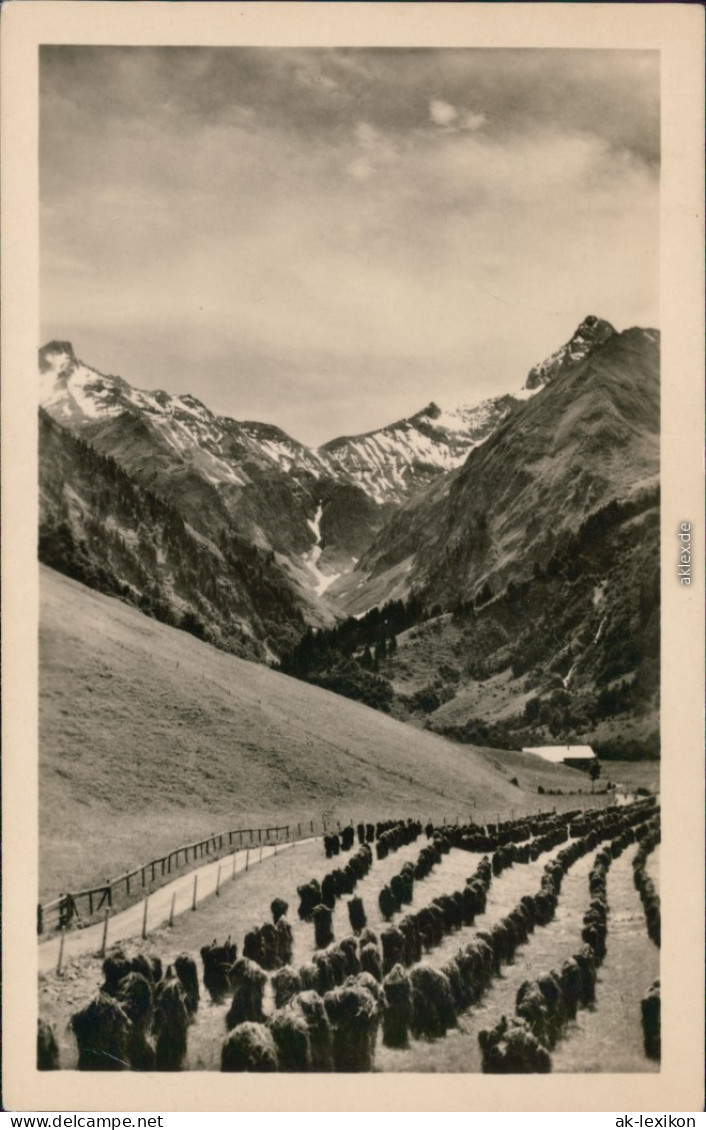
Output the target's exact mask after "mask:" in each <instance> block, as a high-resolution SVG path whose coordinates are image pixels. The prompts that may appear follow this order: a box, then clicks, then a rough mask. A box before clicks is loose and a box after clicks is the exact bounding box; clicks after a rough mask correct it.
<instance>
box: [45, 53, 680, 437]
mask: <svg viewBox="0 0 706 1130" xmlns="http://www.w3.org/2000/svg"><path fill="white" fill-rule="evenodd" d="M40 81H41V88H40V115H41V118H40V197H41V199H40V225H41V227H40V259H41V263H40V293H41V328H40V337H41V341H40V344H43V343H45V342H46V341H48V340H50V339H51V338H59V339H61V340H69V341H71V342H72V343H73V346H74V349H75V352H76V354H77V356H78V357H80V358H81V359H82V360H83V361H85V362H86V363H87V364H89V365H92V366H94V367H96V368H98V369H99V370H101V371H102V372H104V373H111V374H119V375H120V376H122V377H124V378H125V379H126V380H128V381H129V382H130V383H131V384H133V385H135V386H136V387H138V388H145V389H156V388H161V389H165V390H166V391H168V392H171V393H173V394H179V393H186V392H189V393H191V394H192V395H194V396H196V397H198V398H199V399H201V400H202V401H203V402H204V403H205V404H206V405H208V407H209V408H211V409H212V410H213V411H216V412H218V413H220V414H222V415H227V416H232V417H234V418H236V419H240V420H247V419H249V420H262V421H265V422H269V423H275V424H278V425H279V426H280V427H282V428H284V429H285V431H287V432H289V433H290V434H291V435H293V436H294V437H295V438H297V439H299V440H301V441H302V442H304V443H308V444H311V445H317V444H320V443H323V442H325V441H326V440H329V439H332V438H334V437H335V436H338V435H351V434H356V433H358V432H363V431H368V430H372V429H374V428H377V427H381V426H383V425H385V424H387V423H390V422H392V421H393V420H397V419H400V418H402V417H404V416H408V415H411V414H413V413H414V412H416V411H418V410H419V409H420V408H422V407H423V406H424V405H426V404H428V403H429V401H430V400H434V401H436V402H437V403H438V404H440V405H441V406H442V407H445V408H452V407H455V406H457V405H460V404H474V403H476V402H478V401H479V400H482V399H483V398H485V397H487V396H494V395H498V394H500V393H503V392H508V391H516V390H517V389H519V388H520V387H521V386H522V384H523V383H524V380H525V378H526V375H527V372H528V370H529V369H530V367H531V366H532V365H534V364H535V363H536V362H538V361H541V360H543V358H544V357H546V356H547V355H548V354H549V353H551V352H553V351H554V350H555V349H556V348H557V347H558V346H559V345H561V344H563V342H564V341H566V340H567V338H569V337H570V336H571V334H572V333H573V331H574V330H575V328H576V327H577V325H578V324H579V322H580V321H581V320H582V319H583V318H584V317H585V316H586V315H587V314H596V315H598V316H600V317H604V318H607V319H608V320H609V321H611V322H612V323H613V325H615V326H616V328H617V329H625V328H627V327H629V326H632V325H642V326H658V325H659V317H658V315H659V307H658V301H659V294H658V282H659V275H658V256H659V56H658V53H657V52H651V51H624V50H539V49H528V50H502V49H482V50H481V49H478V50H475V49H413V50H412V49H399V48H398V49H335V50H334V49H328V48H327V49H306V50H304V49H294V48H287V49H281V48H172V47H170V48H148V47H138V48H115V47H66V46H50V47H42V48H41V51H40Z"/></svg>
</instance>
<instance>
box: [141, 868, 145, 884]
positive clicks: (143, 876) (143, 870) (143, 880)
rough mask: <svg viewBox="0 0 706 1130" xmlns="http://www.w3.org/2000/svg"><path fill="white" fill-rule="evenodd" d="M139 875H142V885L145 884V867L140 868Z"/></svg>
mask: <svg viewBox="0 0 706 1130" xmlns="http://www.w3.org/2000/svg"><path fill="white" fill-rule="evenodd" d="M141 875H142V886H143V887H144V885H145V869H144V867H143V868H142V871H141Z"/></svg>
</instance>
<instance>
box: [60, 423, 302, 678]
mask: <svg viewBox="0 0 706 1130" xmlns="http://www.w3.org/2000/svg"><path fill="white" fill-rule="evenodd" d="M39 515H40V522H39V557H40V560H41V561H43V562H45V563H46V564H48V565H52V566H53V567H54V568H56V569H59V570H60V571H61V572H63V573H65V574H67V575H68V576H71V577H75V578H76V579H77V580H80V581H83V582H84V583H85V584H87V585H90V586H91V587H92V588H96V589H98V590H99V591H101V592H105V593H107V594H109V595H112V596H119V597H120V598H121V599H123V600H126V601H128V602H129V603H131V604H134V605H135V606H136V607H138V608H140V609H141V610H142V611H144V612H147V613H148V614H149V615H151V616H155V617H156V618H157V619H159V620H162V621H164V622H165V623H169V624H173V625H176V626H179V627H182V628H184V629H186V630H188V631H191V632H193V633H194V634H196V635H199V636H200V637H202V638H204V639H209V640H210V641H212V642H213V643H216V644H218V646H220V647H223V648H225V649H226V650H229V651H233V652H234V653H235V654H237V655H242V656H245V657H247V658H251V659H264V658H266V655H267V650H266V648H267V647H269V648H270V649H271V652H272V651H274V652H277V651H279V650H280V649H281V648H282V647H283V646H284V645H285V644H287V643H288V642H291V641H292V640H294V639H296V638H297V636H298V635H299V634H300V633H301V632H302V631H303V629H304V626H305V623H306V622H309V621H310V620H311V618H312V617H316V609H315V608H312V607H309V606H307V604H306V603H305V602H304V601H303V600H302V598H301V594H300V593H299V592H298V591H297V590H296V589H295V586H294V585H293V583H292V582H291V581H290V580H289V579H288V576H287V574H286V573H285V572H283V570H282V569H281V568H279V567H278V565H277V563H276V561H275V560H274V559H273V554H272V551H270V550H264V549H261V548H259V547H257V546H254V545H251V544H250V543H248V542H247V541H246V540H245V539H244V538H243V537H242V536H240V535H238V534H237V533H233V532H227V531H226V530H225V529H223V530H221V531H220V534H219V535H218V536H217V539H216V540H211V539H209V538H207V537H205V536H204V535H203V534H201V533H199V532H198V531H197V530H196V529H195V528H194V527H193V526H191V525H189V524H188V523H187V522H185V521H184V519H183V518H182V516H181V514H180V513H179V511H178V510H177V509H176V508H175V507H173V506H171V505H170V504H169V503H168V502H166V501H165V500H164V498H162V497H160V496H159V495H157V494H155V493H154V492H153V491H151V490H149V489H148V488H146V487H141V486H139V485H138V483H137V481H136V480H135V479H134V478H132V477H131V476H130V475H128V474H127V472H126V471H124V470H123V469H122V467H121V466H120V465H119V464H118V463H116V462H115V460H114V459H111V458H110V457H109V456H104V455H101V454H100V453H99V452H97V451H96V450H95V449H94V448H92V447H90V446H89V445H88V444H86V443H84V442H83V441H82V440H81V439H79V438H77V437H75V436H73V435H71V434H70V433H69V432H67V431H66V430H65V429H64V428H62V427H60V426H59V425H58V424H56V423H55V422H54V421H53V420H52V419H51V417H49V416H48V415H47V414H46V412H44V411H43V410H41V409H40V419H39Z"/></svg>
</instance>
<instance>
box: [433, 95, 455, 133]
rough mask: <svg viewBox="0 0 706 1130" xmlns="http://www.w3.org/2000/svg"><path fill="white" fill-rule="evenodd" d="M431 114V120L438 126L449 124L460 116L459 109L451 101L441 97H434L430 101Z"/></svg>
mask: <svg viewBox="0 0 706 1130" xmlns="http://www.w3.org/2000/svg"><path fill="white" fill-rule="evenodd" d="M429 114H430V116H431V120H432V121H433V122H435V123H436V125H437V126H448V125H451V123H452V122H454V121H455V120H456V118H457V117H458V110H457V109H456V107H455V106H452V105H451V103H450V102H444V101H442V99H441V98H433V99H432V100H431V102H430V103H429Z"/></svg>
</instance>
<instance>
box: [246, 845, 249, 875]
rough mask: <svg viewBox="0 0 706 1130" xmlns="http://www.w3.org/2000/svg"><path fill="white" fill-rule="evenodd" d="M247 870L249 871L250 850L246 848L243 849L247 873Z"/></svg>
mask: <svg viewBox="0 0 706 1130" xmlns="http://www.w3.org/2000/svg"><path fill="white" fill-rule="evenodd" d="M249 869H250V848H249V847H246V849H245V870H246V871H248V870H249Z"/></svg>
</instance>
